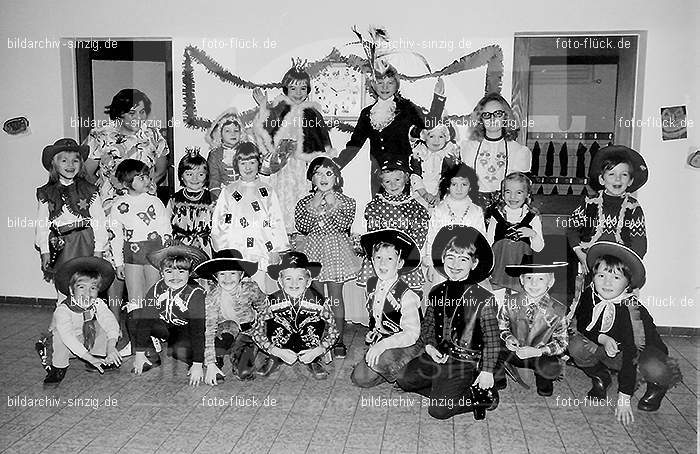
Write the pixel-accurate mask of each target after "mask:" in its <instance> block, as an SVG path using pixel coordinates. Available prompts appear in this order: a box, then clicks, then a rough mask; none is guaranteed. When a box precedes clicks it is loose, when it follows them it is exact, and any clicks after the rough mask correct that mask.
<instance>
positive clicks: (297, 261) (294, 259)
mask: <svg viewBox="0 0 700 454" xmlns="http://www.w3.org/2000/svg"><path fill="white" fill-rule="evenodd" d="M290 268H303V269H306V270H309V272H310V273H311V278H312V279H313V278H315V277H316V276H318V275H319V273H320V272H321V264H320V263H319V262H309V258H308V257H307V256H306V254H304V253H303V252H298V251H289V252H285V253H284V254H282V261H281V262H280V263H278V264H277V265H268V267H267V275H268V276H270V277H271V278H272V279H274V280H277V279H278V278H279V276H280V271H282V270H288V269H290Z"/></svg>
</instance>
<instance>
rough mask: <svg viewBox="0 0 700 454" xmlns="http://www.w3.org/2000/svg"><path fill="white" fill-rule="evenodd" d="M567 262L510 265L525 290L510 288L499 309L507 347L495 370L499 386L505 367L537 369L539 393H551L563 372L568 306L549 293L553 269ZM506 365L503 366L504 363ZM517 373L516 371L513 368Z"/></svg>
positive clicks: (503, 384) (562, 267) (560, 268)
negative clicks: (518, 291) (562, 356)
mask: <svg viewBox="0 0 700 454" xmlns="http://www.w3.org/2000/svg"><path fill="white" fill-rule="evenodd" d="M566 265H567V264H566V263H565V262H553V263H541V264H522V265H507V266H506V267H505V272H506V273H507V274H508V275H509V276H512V277H515V278H519V280H520V284H521V285H522V287H523V289H524V292H521V293H516V292H515V291H513V290H510V289H509V290H507V291H506V294H505V298H504V302H503V305H502V306H501V307H500V308H499V311H498V327H499V329H500V330H501V339H502V340H503V342H505V346H506V349H507V351H506V350H502V351H501V361H499V366H500V367H498V368H497V370H496V388H497V389H504V388H505V387H506V377H505V375H504V372H505V370H504V367H512V366H515V367H526V368H528V369H533V370H534V371H535V383H536V386H537V394H539V395H540V396H551V395H552V392H553V380H554V379H555V378H558V377H559V375H560V374H561V372H562V363H561V361H560V356H561V354H562V353H564V350H566V346H567V345H568V342H569V337H568V334H567V331H566V329H567V326H568V319H567V318H566V312H567V310H566V306H565V305H563V304H562V303H560V302H559V301H557V300H556V299H554V298H552V297H551V296H549V289H551V288H552V286H553V285H554V273H555V272H557V271H563V270H566ZM504 362H505V363H507V364H505V366H502V364H503V363H504ZM514 373H515V374H517V371H515V372H514Z"/></svg>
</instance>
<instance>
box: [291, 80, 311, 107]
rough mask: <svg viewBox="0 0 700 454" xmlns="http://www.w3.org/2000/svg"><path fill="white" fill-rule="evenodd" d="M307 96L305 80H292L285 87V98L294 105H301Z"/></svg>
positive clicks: (307, 89) (307, 90)
mask: <svg viewBox="0 0 700 454" xmlns="http://www.w3.org/2000/svg"><path fill="white" fill-rule="evenodd" d="M308 96H309V86H308V85H307V84H306V81H305V80H298V79H294V80H292V81H291V82H289V85H287V97H289V99H291V100H292V102H293V103H294V104H301V103H302V102H304V100H305V99H306V98H307V97H308Z"/></svg>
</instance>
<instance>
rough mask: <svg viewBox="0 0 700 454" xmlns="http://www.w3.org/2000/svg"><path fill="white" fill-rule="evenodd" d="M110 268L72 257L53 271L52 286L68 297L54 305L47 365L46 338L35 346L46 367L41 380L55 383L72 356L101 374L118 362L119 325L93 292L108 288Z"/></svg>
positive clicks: (99, 261)
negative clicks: (50, 351)
mask: <svg viewBox="0 0 700 454" xmlns="http://www.w3.org/2000/svg"><path fill="white" fill-rule="evenodd" d="M113 280H114V269H113V268H112V265H110V264H109V262H107V261H106V260H103V259H101V258H98V257H76V258H74V259H72V260H69V261H68V262H66V263H64V264H63V265H62V266H61V267H60V268H59V269H58V270H57V272H56V275H55V282H56V288H57V289H58V291H59V292H61V293H62V294H64V295H68V298H66V299H65V300H63V301H62V302H61V303H59V304H58V307H57V308H56V310H55V311H54V313H53V318H52V319H51V325H50V327H49V331H50V332H51V333H52V334H53V336H52V337H53V339H52V344H51V346H52V355H51V364H50V365H49V364H48V360H47V358H48V355H49V352H48V344H47V343H48V339H44V340H42V341H40V342H39V343H38V344H37V345H36V347H37V351H38V352H39V354H40V355H41V356H42V363H44V367H45V368H46V370H47V372H48V373H47V375H46V378H45V379H44V383H45V384H47V385H58V384H59V383H60V382H61V380H63V377H64V376H65V375H66V370H67V369H68V365H69V364H68V363H69V361H68V360H69V359H70V357H71V356H72V355H75V356H77V357H79V358H80V359H82V360H84V361H86V362H87V363H88V364H87V367H88V370H91V371H99V372H100V373H103V372H104V371H106V370H110V369H116V368H117V367H119V365H121V357H120V356H119V352H118V351H117V348H116V345H117V338H118V337H119V324H118V323H117V320H116V318H115V317H114V314H112V311H110V310H109V307H107V304H106V303H105V302H104V301H103V300H101V299H100V298H98V297H97V294H98V293H100V292H103V291H105V290H107V288H109V286H110V285H111V283H112V281H113Z"/></svg>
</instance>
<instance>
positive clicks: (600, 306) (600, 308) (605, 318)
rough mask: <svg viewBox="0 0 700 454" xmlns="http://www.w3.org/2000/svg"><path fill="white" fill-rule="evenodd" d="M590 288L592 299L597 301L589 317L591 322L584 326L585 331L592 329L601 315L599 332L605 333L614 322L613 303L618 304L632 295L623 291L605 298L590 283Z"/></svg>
mask: <svg viewBox="0 0 700 454" xmlns="http://www.w3.org/2000/svg"><path fill="white" fill-rule="evenodd" d="M591 290H593V300H594V301H595V300H598V302H597V303H596V304H595V305H594V306H593V316H592V317H591V323H589V324H588V326H586V331H590V330H591V329H593V327H594V326H595V324H596V323H597V322H598V319H599V318H601V317H602V321H601V323H600V332H601V333H607V332H608V331H610V329H611V328H612V326H613V324H614V323H615V312H616V311H615V304H620V303H621V302H622V301H623V300H625V299H627V298H629V297H631V296H633V295H632V294H631V293H627V292H623V293H621V294H619V295H618V296H616V297H615V298H613V299H609V300H606V299H604V298H603V297H602V296H600V295H599V294H598V293H597V292H596V291H595V288H593V284H591Z"/></svg>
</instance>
